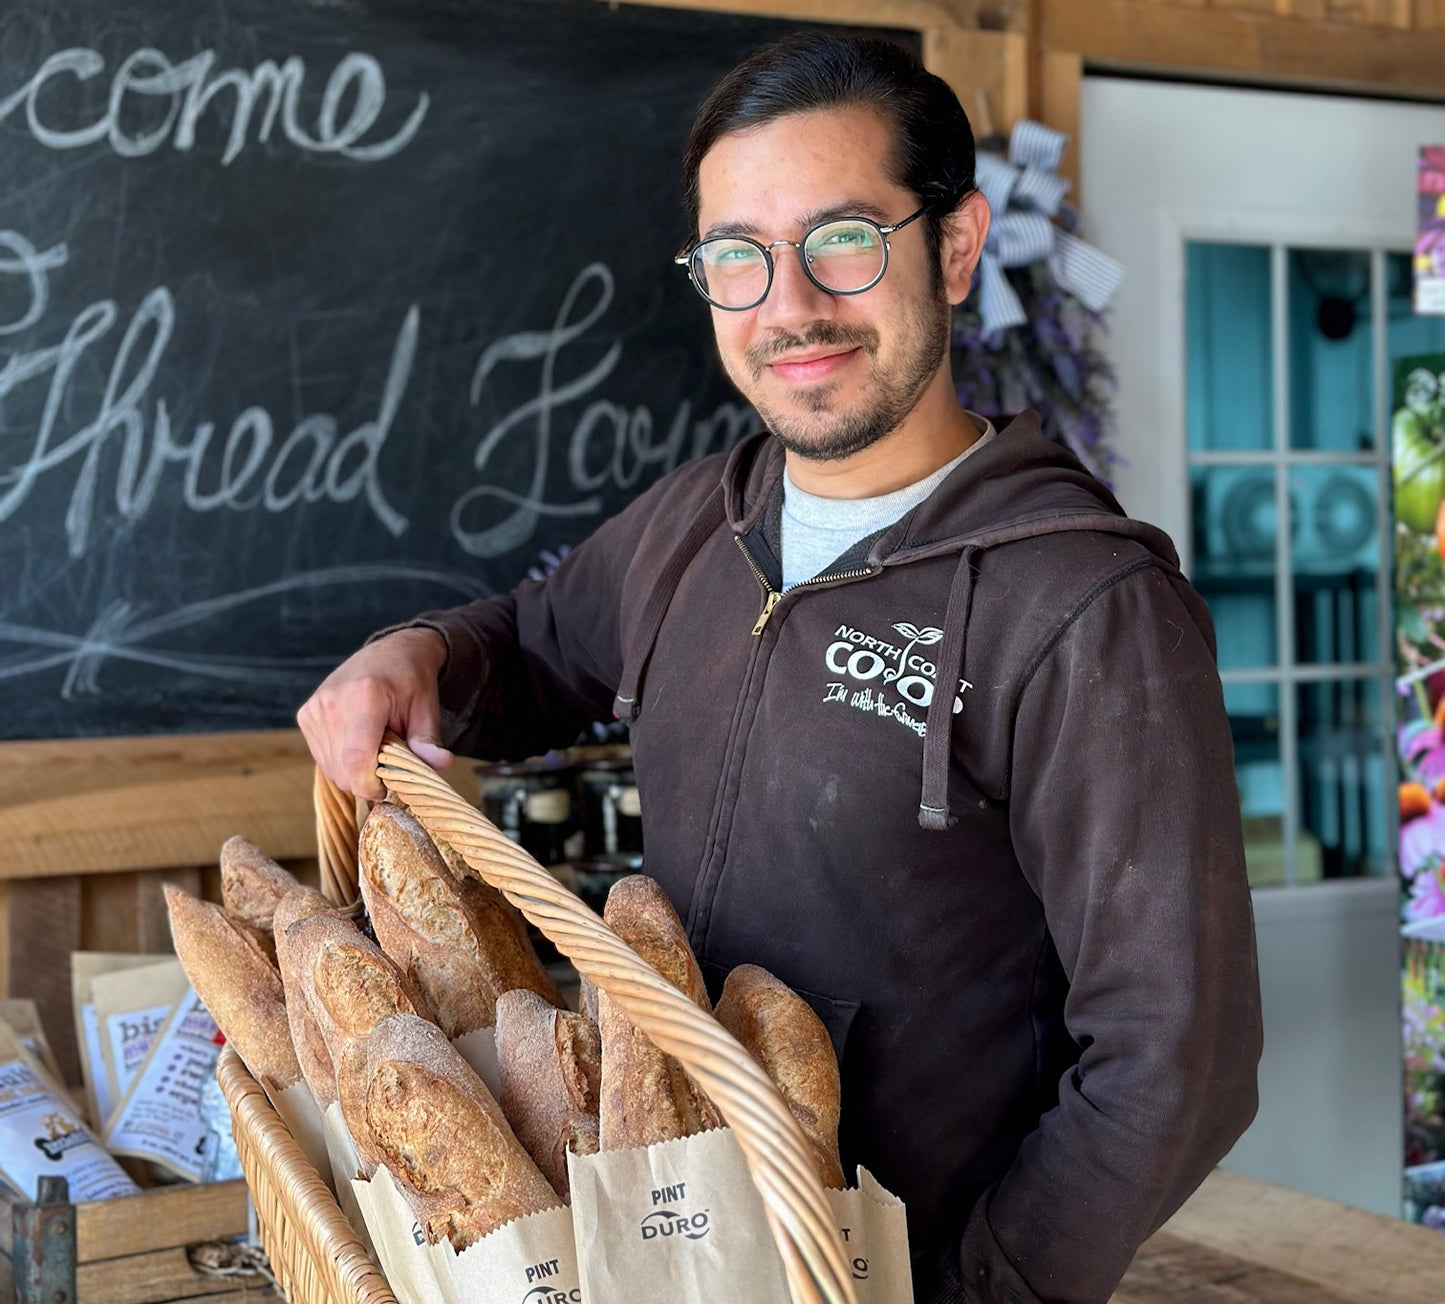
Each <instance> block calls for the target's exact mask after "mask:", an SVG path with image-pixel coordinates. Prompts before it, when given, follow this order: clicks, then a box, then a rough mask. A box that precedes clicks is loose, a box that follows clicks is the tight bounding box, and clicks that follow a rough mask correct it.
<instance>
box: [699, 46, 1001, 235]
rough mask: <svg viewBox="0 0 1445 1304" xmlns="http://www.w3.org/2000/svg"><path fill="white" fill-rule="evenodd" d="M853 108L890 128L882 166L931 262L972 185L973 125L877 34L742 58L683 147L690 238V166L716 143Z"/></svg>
mask: <svg viewBox="0 0 1445 1304" xmlns="http://www.w3.org/2000/svg"><path fill="white" fill-rule="evenodd" d="M855 107H866V108H872V109H875V110H876V111H877V112H879V113H880V114H881V115H882V116H883V117H884V118H885V119H886V120H887V121H888V122H890V123H891V124H892V126H893V130H894V144H893V152H892V157H891V158H890V159H889V162H888V170H889V173H890V175H891V176H892V179H893V180H894V181H895V182H897V183H898V184H899V185H900V186H902V187H904V188H905V189H907V190H911V191H912V192H913V193H914V194H915V195H917V196H918V201H919V203H920V204H921V205H926V206H927V213H926V215H925V217H924V226H925V229H926V231H927V234H928V247H929V252H930V254H931V255H932V257H933V259H934V261H935V262H936V261H937V258H938V250H939V247H940V240H941V235H942V223H943V218H945V217H946V216H947V215H948V214H949V213H951V212H953V210H954V209H955V208H956V207H957V206H958V204H959V203H960V202H961V201H962V200H963V199H964V197H965V196H967V195H968V194H969V193H970V192H971V191H972V190H973V189H974V167H975V154H974V143H973V129H972V128H971V127H970V126H969V125H968V115H967V114H965V113H964V111H963V107H962V106H961V105H960V104H959V102H958V96H957V95H955V94H954V93H953V90H952V88H951V87H950V86H949V85H948V83H947V82H946V81H944V80H943V78H941V77H938V76H935V75H934V74H933V73H931V72H929V71H928V70H927V69H926V68H924V66H923V65H922V64H921V63H920V62H919V61H918V60H917V59H916V58H915V57H914V56H913V54H912V53H910V52H909V51H908V50H905V49H904V48H903V47H902V46H901V45H895V44H894V43H893V42H892V41H888V40H884V39H883V38H881V37H877V36H837V35H832V34H828V33H822V32H809V33H806V34H799V35H796V36H787V37H784V38H783V39H782V40H781V41H775V42H774V43H773V44H772V45H767V46H764V47H763V48H762V49H761V50H758V51H756V52H755V53H753V54H751V55H749V56H748V57H747V58H746V59H744V60H743V61H742V63H740V64H738V66H737V67H736V68H734V69H733V70H732V71H731V72H730V73H728V74H727V76H726V77H724V78H723V79H722V81H720V82H718V84H717V85H716V86H714V87H713V89H712V90H711V92H709V94H708V97H707V99H705V100H704V101H703V102H702V106H701V107H700V108H699V109H698V111H697V116H696V117H695V118H694V119H693V122H692V130H691V131H689V132H688V136H687V145H686V146H685V148H684V150H683V156H682V181H683V205H684V207H685V209H686V214H687V222H688V230H689V231H690V232H691V233H692V234H694V235H695V234H696V233H697V223H698V210H699V208H700V207H701V201H700V198H699V195H698V186H697V174H698V169H699V168H700V167H701V166H702V160H703V156H704V155H705V154H706V153H707V152H708V150H710V149H711V148H712V147H713V146H714V145H715V144H716V143H717V141H718V139H719V137H722V136H726V135H729V134H730V133H732V132H735V131H743V130H745V129H747V128H748V127H757V126H761V125H762V124H764V123H767V122H772V121H774V120H775V119H777V118H781V117H785V116H787V115H788V114H792V113H809V112H813V111H815V110H819V109H843V108H855Z"/></svg>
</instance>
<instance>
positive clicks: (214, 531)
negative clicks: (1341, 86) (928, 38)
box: [0, 0, 917, 738]
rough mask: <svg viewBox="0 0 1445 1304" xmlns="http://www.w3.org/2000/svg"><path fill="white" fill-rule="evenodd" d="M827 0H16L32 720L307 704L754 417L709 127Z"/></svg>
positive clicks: (19, 440) (1, 725)
mask: <svg viewBox="0 0 1445 1304" xmlns="http://www.w3.org/2000/svg"><path fill="white" fill-rule="evenodd" d="M796 26H797V25H796V24H792V23H782V22H774V21H768V20H762V19H756V18H739V17H731V16H725V15H720V14H713V13H699V12H680V11H673V10H667V9H658V8H652V7H648V6H633V7H629V6H621V7H616V8H614V7H610V6H607V5H604V4H600V3H596V0H493V2H485V0H473V2H472V3H455V2H452V3H444V2H443V0H430V2H426V0H394V2H391V3H384V2H380V0H378V2H371V0H367V2H366V3H359V2H352V3H346V4H331V3H317V4H306V3H301V0H225V3H224V4H222V3H212V4H194V3H191V0H93V3H76V2H75V0H64V2H61V0H5V4H4V6H3V8H0V567H3V575H4V580H3V583H0V685H3V689H0V701H3V702H4V705H5V709H4V711H3V712H0V736H3V737H9V738H27V737H28V738H36V737H72V736H85V735H96V734H127V733H153V732H172V731H177V732H186V731H199V730H211V729H241V728H248V729H249V728H265V727H271V726H284V725H288V724H290V723H291V722H292V719H293V716H294V712H295V709H296V707H297V706H298V705H299V703H300V702H301V701H302V700H304V699H305V697H306V696H307V694H308V693H309V692H310V690H311V688H312V687H313V686H314V685H315V684H316V683H317V682H318V681H319V679H320V678H321V677H322V676H323V675H324V674H325V673H326V671H327V670H329V669H330V668H331V667H332V666H333V665H335V664H336V663H337V662H338V661H339V660H340V659H342V658H343V657H344V656H345V655H346V654H347V653H348V652H350V651H351V650H352V649H354V648H355V647H356V646H357V645H358V644H359V643H360V642H361V640H362V639H363V638H364V637H365V636H366V635H367V633H369V632H370V631H372V630H374V629H376V628H379V627H381V626H383V625H386V624H388V623H391V622H393V621H395V620H399V619H402V618H405V617H406V616H408V615H410V614H412V613H413V612H415V611H418V610H421V609H423V608H426V607H433V606H441V605H451V604H453V603H456V602H461V601H465V600H468V599H470V598H472V597H475V596H480V595H487V594H491V593H494V592H499V591H504V590H505V589H507V588H509V587H510V586H511V585H513V584H514V583H515V582H516V581H517V580H518V579H519V578H521V576H522V575H523V574H524V573H525V572H526V571H527V570H528V568H529V567H530V566H532V565H534V564H535V562H536V560H537V558H538V556H539V555H540V554H541V553H542V552H543V551H544V550H552V551H555V550H556V549H557V548H558V547H559V546H561V545H564V544H568V543H572V542H575V541H577V540H578V539H580V538H582V537H584V536H585V535H587V534H588V533H590V532H591V531H592V530H593V529H594V528H595V527H596V526H597V524H598V523H599V522H600V521H601V520H603V519H605V517H606V516H608V515H610V514H612V513H613V512H614V511H616V510H617V509H618V508H619V507H620V506H622V505H623V504H624V503H625V502H626V501H627V500H628V499H630V498H631V497H632V496H634V495H635V494H636V493H638V492H640V491H641V489H643V488H644V487H646V485H647V484H649V483H651V482H652V481H653V480H655V479H656V478H657V477H658V476H659V475H661V474H662V473H663V472H664V471H666V470H667V469H670V468H671V467H673V466H675V465H676V464H677V463H678V462H679V461H680V460H683V459H686V458H689V457H692V456H696V455H700V454H703V453H706V452H712V451H716V450H719V449H722V448H725V447H728V446H729V445H731V444H732V443H733V442H735V441H736V440H737V439H738V438H740V437H741V436H742V435H743V434H745V433H746V432H747V431H749V430H751V429H754V428H755V426H756V420H757V419H756V416H755V414H753V413H752V411H751V410H750V409H748V408H747V407H746V406H745V405H744V404H743V403H742V402H741V400H740V399H739V398H738V396H737V395H736V393H735V392H734V391H733V390H732V389H731V387H730V386H729V385H728V383H727V381H726V379H725V378H724V377H723V376H722V374H721V369H720V367H719V365H718V363H717V361H716V357H715V353H714V349H713V344H712V338H711V332H710V326H709V323H708V318H707V313H706V310H705V307H704V305H703V304H702V302H701V300H699V299H697V297H696V296H695V294H694V293H693V291H692V289H691V287H689V286H688V285H687V283H686V279H685V277H684V276H683V274H682V273H681V271H680V270H679V269H677V268H675V267H673V266H672V264H671V255H672V254H673V253H674V252H675V251H676V250H677V249H678V248H679V247H680V246H681V244H682V243H683V241H684V238H685V236H686V234H687V233H686V231H685V230H684V227H683V218H682V209H681V199H680V194H681V188H680V181H679V164H680V158H681V149H682V142H683V138H684V136H685V133H686V130H687V126H688V124H689V122H690V120H691V117H692V113H693V111H694V109H695V108H696V106H697V104H698V102H699V101H700V100H701V98H702V96H703V95H704V94H705V93H706V91H707V89H708V88H709V87H710V86H711V85H712V84H713V83H714V82H715V81H716V80H717V78H718V77H719V76H721V75H722V74H723V73H724V72H725V71H727V69H729V68H730V67H732V66H733V65H734V64H735V63H736V62H737V61H738V60H739V59H741V58H742V57H743V56H744V55H746V54H747V53H748V52H749V51H750V50H752V49H755V48H756V47H757V46H759V45H761V44H763V43H764V42H766V41H768V40H771V39H774V38H775V37H777V36H779V35H781V34H783V33H784V32H786V31H790V30H796ZM914 48H915V49H916V48H917V47H916V42H915V45H914Z"/></svg>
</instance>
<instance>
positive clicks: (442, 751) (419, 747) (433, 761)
mask: <svg viewBox="0 0 1445 1304" xmlns="http://www.w3.org/2000/svg"><path fill="white" fill-rule="evenodd" d="M406 745H407V746H408V747H410V748H411V749H412V751H414V752H415V753H416V754H417V755H418V756H420V757H421V759H422V760H424V761H425V762H426V763H427V764H428V765H430V766H431V767H432V769H434V770H449V769H451V768H452V762H453V761H454V760H455V759H456V757H454V756H453V755H452V754H451V753H450V752H449V751H447V749H446V748H445V747H442V746H441V745H440V744H438V743H434V742H428V741H427V740H426V739H424V738H408V739H407V740H406Z"/></svg>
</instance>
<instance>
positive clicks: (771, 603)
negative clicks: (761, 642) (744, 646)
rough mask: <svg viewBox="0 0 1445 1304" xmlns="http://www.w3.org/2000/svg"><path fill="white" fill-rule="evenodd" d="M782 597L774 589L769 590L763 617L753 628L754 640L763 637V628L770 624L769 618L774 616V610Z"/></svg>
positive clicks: (764, 604) (760, 617)
mask: <svg viewBox="0 0 1445 1304" xmlns="http://www.w3.org/2000/svg"><path fill="white" fill-rule="evenodd" d="M782 596H783V595H782V594H781V593H774V592H773V590H772V589H769V590H768V600H767V601H766V602H764V603H763V612H762V615H760V616H759V617H758V623H757V624H756V625H754V626H753V637H754V638H761V637H762V633H763V626H764V625H766V624H767V623H768V617H769V616H771V615H772V614H773V608H774V607H776V606H777V605H778V602H779V601H780V600H781V598H782Z"/></svg>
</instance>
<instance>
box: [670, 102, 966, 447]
mask: <svg viewBox="0 0 1445 1304" xmlns="http://www.w3.org/2000/svg"><path fill="white" fill-rule="evenodd" d="M892 146H893V129H892V127H891V126H890V125H889V124H888V123H887V122H886V121H885V120H884V119H883V118H882V117H880V116H879V115H878V114H877V113H875V112H874V111H873V110H871V109H862V108H850V109H838V110H828V111H819V112H816V113H802V114H795V115H791V116H789V117H785V118H779V119H777V120H775V121H773V122H770V123H768V124H766V125H765V126H762V127H756V128H752V129H750V130H747V131H742V132H737V133H734V134H732V135H727V136H723V137H721V138H719V140H718V141H717V143H716V144H715V145H713V147H712V148H711V149H710V150H709V151H708V152H707V154H706V155H705V156H704V157H703V160H702V165H701V167H700V168H699V170H698V187H699V197H700V201H701V204H700V210H699V216H698V227H699V233H700V235H702V236H704V237H705V236H707V235H709V234H718V233H722V229H725V230H726V231H727V232H728V233H730V234H741V235H748V236H751V237H752V238H753V239H755V240H757V241H759V242H760V243H762V244H764V245H766V244H769V243H771V242H772V241H774V240H800V239H802V237H803V234H804V232H805V231H806V230H807V229H808V227H810V226H811V225H812V224H813V223H814V222H816V221H819V220H820V219H821V218H823V217H839V216H859V217H868V218H871V219H873V220H874V221H875V222H877V223H878V224H879V225H880V226H889V225H892V224H893V223H895V222H900V221H902V220H903V219H904V218H905V217H907V216H908V215H909V214H910V213H912V212H913V211H914V210H915V209H917V207H918V199H917V197H916V196H914V195H913V194H912V193H911V192H909V191H907V190H905V189H903V188H902V187H901V186H899V185H897V184H896V183H895V182H893V181H892V180H890V179H889V177H888V173H887V160H888V157H889V152H890V150H891V149H892ZM714 228H719V230H717V231H715V230H714ZM888 240H889V243H890V245H891V250H890V253H889V256H888V270H887V272H886V273H885V275H884V277H883V279H882V280H881V281H879V282H878V284H877V285H875V286H873V287H872V288H871V289H868V290H865V291H864V292H863V293H861V294H854V295H832V294H828V293H827V292H826V291H824V290H820V289H819V288H818V287H817V286H816V285H814V284H813V283H812V281H810V280H809V279H808V278H807V276H806V275H804V273H803V269H802V267H801V266H800V264H799V262H798V256H797V251H796V250H795V249H793V248H792V247H791V246H786V245H779V246H778V247H777V248H776V249H774V250H773V251H772V252H773V263H774V273H773V284H772V288H771V290H769V292H768V296H767V298H766V299H764V300H763V302H762V303H761V304H759V305H758V306H757V307H756V308H749V309H747V310H746V311H744V312H725V311H723V310H721V309H718V308H714V309H713V310H712V316H713V329H714V330H715V331H716V333H717V342H718V352H719V353H720V354H721V356H722V362H723V366H724V367H725V368H726V370H727V373H728V375H729V377H731V379H732V381H733V383H734V384H735V385H736V386H737V387H738V389H739V390H741V391H742V394H743V396H744V397H745V398H747V399H748V401H749V402H751V403H752V404H753V406H754V407H756V408H757V410H758V412H759V413H760V414H761V416H762V418H763V420H764V421H765V422H766V423H767V425H768V428H769V429H770V430H771V431H772V432H773V434H774V435H775V436H777V438H778V441H779V442H780V443H781V444H782V445H783V446H784V448H786V449H787V450H788V451H789V452H790V453H793V454H795V455H797V456H801V457H806V458H811V459H816V460H832V459H838V458H844V457H848V456H850V455H852V454H854V453H857V452H860V451H862V450H863V449H864V448H867V447H868V446H869V445H871V444H873V443H876V442H877V441H878V440H879V439H881V438H882V437H883V436H884V435H886V434H888V433H889V432H890V431H891V430H893V429H894V428H895V427H896V426H897V425H898V424H899V423H900V422H901V421H902V420H903V418H904V417H906V416H907V415H908V413H909V412H910V411H912V410H913V408H914V406H915V405H916V404H917V403H918V401H919V399H920V397H921V396H922V395H923V392H924V391H925V390H926V389H927V388H928V385H929V383H930V382H931V381H932V380H933V379H934V377H935V376H936V375H937V374H938V369H939V367H940V366H942V365H943V364H944V361H945V359H946V357H947V350H948V330H949V320H950V314H949V305H948V301H947V298H946V297H945V294H944V292H943V289H942V287H941V285H940V281H939V276H938V273H937V270H936V268H935V267H933V266H932V265H931V260H930V255H929V253H928V243H927V237H926V235H925V233H924V227H923V219H921V218H920V219H919V220H918V221H915V222H912V223H910V224H909V225H908V226H906V227H904V229H903V230H901V231H898V232H896V233H895V234H893V235H891V236H889V237H888Z"/></svg>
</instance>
